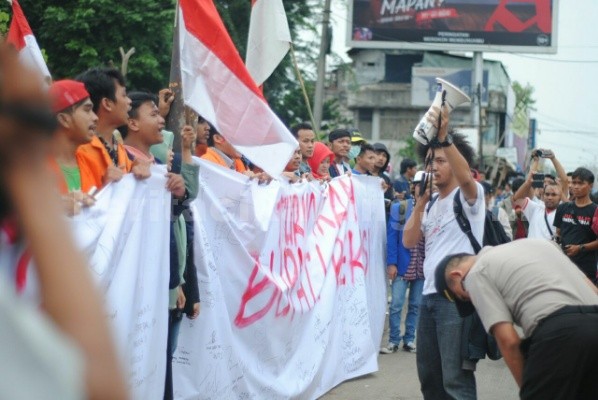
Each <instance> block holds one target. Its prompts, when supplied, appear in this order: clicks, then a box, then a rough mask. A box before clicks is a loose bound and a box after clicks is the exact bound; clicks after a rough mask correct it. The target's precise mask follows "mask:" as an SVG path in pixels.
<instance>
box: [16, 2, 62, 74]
mask: <svg viewBox="0 0 598 400" xmlns="http://www.w3.org/2000/svg"><path fill="white" fill-rule="evenodd" d="M9 3H11V4H12V20H11V21H10V28H9V29H8V35H7V37H6V41H7V42H8V43H11V44H13V45H14V46H15V47H16V49H17V50H18V51H19V57H20V59H21V61H22V62H23V63H24V64H25V65H28V66H30V67H31V68H35V69H37V70H38V71H39V72H40V73H41V74H42V75H43V77H44V78H51V77H52V76H51V75H50V71H49V70H48V66H47V65H46V62H45V61H44V57H43V56H42V52H41V50H40V49H39V46H38V45H37V41H36V40H35V36H33V31H32V30H31V27H30V26H29V22H27V18H25V14H24V13H23V10H22V9H21V6H20V5H19V2H18V1H17V0H9Z"/></svg>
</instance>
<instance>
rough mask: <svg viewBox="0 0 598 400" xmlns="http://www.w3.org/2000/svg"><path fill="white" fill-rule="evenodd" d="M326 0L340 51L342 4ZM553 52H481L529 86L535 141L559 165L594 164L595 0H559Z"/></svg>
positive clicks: (597, 119) (597, 130) (597, 114)
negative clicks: (532, 101) (536, 126)
mask: <svg viewBox="0 0 598 400" xmlns="http://www.w3.org/2000/svg"><path fill="white" fill-rule="evenodd" d="M346 3H347V2H346V1H344V0H332V5H333V8H332V15H331V20H332V23H333V29H334V37H333V40H334V43H333V49H334V51H335V52H336V53H338V54H345V52H346V50H347V47H346V44H345V41H346V26H347V18H348V15H347V6H346ZM557 30H558V31H557V43H558V50H557V54H555V55H538V54H507V53H484V58H485V59H492V60H500V61H502V62H503V64H504V65H505V67H506V70H507V72H508V73H509V76H510V77H511V80H516V81H519V82H520V83H522V84H523V85H525V84H526V83H529V84H530V85H532V86H533V87H534V88H535V91H534V97H535V99H536V108H537V111H536V112H534V113H533V114H532V117H535V118H536V119H537V120H538V128H539V134H538V136H537V144H538V146H539V147H546V148H550V149H552V150H553V151H554V152H555V154H556V155H557V158H559V159H560V160H561V162H562V163H563V165H564V166H565V169H567V170H568V171H570V170H573V169H574V168H575V167H577V166H582V165H585V166H592V167H593V168H592V169H595V170H598V0H575V1H572V0H570V1H566V0H560V1H559V7H558V26H557Z"/></svg>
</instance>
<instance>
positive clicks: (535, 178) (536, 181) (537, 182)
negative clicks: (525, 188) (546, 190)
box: [532, 174, 544, 188]
mask: <svg viewBox="0 0 598 400" xmlns="http://www.w3.org/2000/svg"><path fill="white" fill-rule="evenodd" d="M532 187H533V188H543V187H544V174H532Z"/></svg>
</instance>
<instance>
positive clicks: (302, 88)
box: [291, 43, 320, 132]
mask: <svg viewBox="0 0 598 400" xmlns="http://www.w3.org/2000/svg"><path fill="white" fill-rule="evenodd" d="M291 59H292V60H293V67H294V68H295V72H296V73H297V79H299V85H301V91H302V92H303V98H304V99H305V106H306V107H307V113H308V114H309V120H310V121H311V125H312V126H313V127H314V129H315V130H316V132H319V131H320V129H319V127H316V122H315V119H314V114H313V112H312V109H311V104H310V102H309V96H308V94H307V89H306V88H305V82H304V81H303V77H302V76H301V71H300V70H299V65H298V64H297V58H296V57H295V46H293V43H291Z"/></svg>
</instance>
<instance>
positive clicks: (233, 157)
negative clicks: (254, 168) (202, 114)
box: [201, 129, 253, 175]
mask: <svg viewBox="0 0 598 400" xmlns="http://www.w3.org/2000/svg"><path fill="white" fill-rule="evenodd" d="M208 146H209V147H208V149H207V150H206V152H205V154H204V155H203V156H201V158H202V159H203V160H207V161H211V162H213V163H215V164H218V165H221V166H223V167H225V168H229V169H232V170H235V171H237V172H240V173H242V174H246V175H253V174H252V173H251V171H248V170H247V167H245V164H243V160H241V153H239V152H238V151H237V150H236V149H235V148H234V147H233V145H232V144H230V142H228V141H227V140H226V139H225V138H224V136H222V135H221V134H219V133H218V132H217V131H216V129H210V136H209V137H208Z"/></svg>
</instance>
